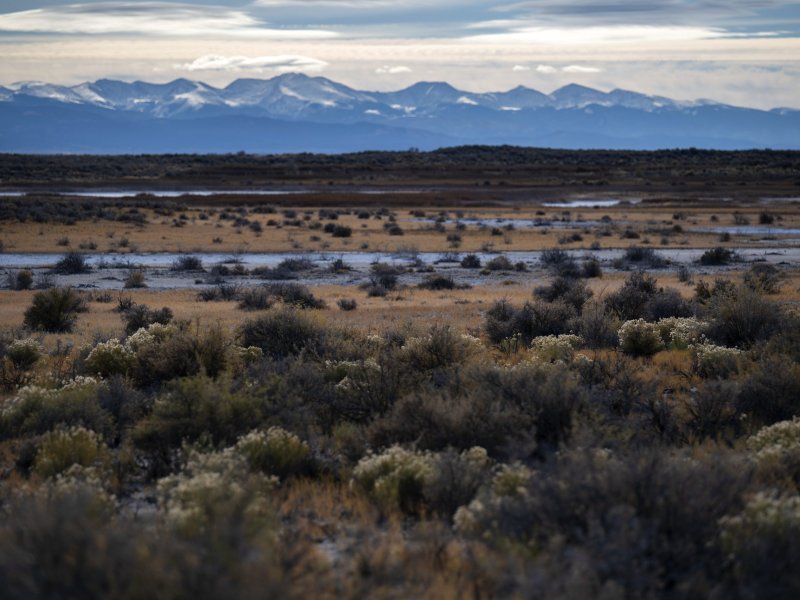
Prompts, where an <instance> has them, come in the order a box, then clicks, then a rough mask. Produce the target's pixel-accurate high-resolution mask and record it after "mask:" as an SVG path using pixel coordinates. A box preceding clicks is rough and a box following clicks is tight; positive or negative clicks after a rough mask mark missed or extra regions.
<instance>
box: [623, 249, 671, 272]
mask: <svg viewBox="0 0 800 600" xmlns="http://www.w3.org/2000/svg"><path fill="white" fill-rule="evenodd" d="M625 260H627V261H628V262H634V263H644V264H646V265H648V266H650V267H660V266H663V265H664V262H665V261H664V259H663V258H661V257H660V256H659V255H658V254H657V253H656V251H655V250H653V249H652V248H645V247H642V246H631V247H630V248H626V249H625Z"/></svg>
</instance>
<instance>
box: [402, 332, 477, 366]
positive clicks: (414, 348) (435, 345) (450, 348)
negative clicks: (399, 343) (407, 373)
mask: <svg viewBox="0 0 800 600" xmlns="http://www.w3.org/2000/svg"><path fill="white" fill-rule="evenodd" d="M482 351H483V345H482V344H481V342H480V340H479V339H477V338H475V337H472V336H470V335H466V334H459V333H457V332H456V331H454V330H453V329H452V328H451V327H450V326H449V325H433V326H432V327H431V328H430V330H429V331H428V333H427V335H424V336H419V337H410V338H408V339H406V343H405V344H404V345H403V348H402V356H403V358H404V359H405V360H406V361H407V362H408V364H409V365H410V366H411V368H412V369H414V370H415V371H430V370H433V369H441V368H444V367H448V366H451V365H456V364H462V363H464V362H465V361H467V360H468V359H469V358H471V357H473V356H475V355H477V354H479V353H481V352H482Z"/></svg>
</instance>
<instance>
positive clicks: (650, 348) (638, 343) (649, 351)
mask: <svg viewBox="0 0 800 600" xmlns="http://www.w3.org/2000/svg"><path fill="white" fill-rule="evenodd" d="M619 347H620V348H621V349H622V351H623V352H624V353H625V354H630V355H632V356H651V355H653V354H655V353H656V352H658V351H660V350H662V349H663V348H664V344H663V342H662V341H661V335H660V333H659V331H658V326H657V325H656V324H655V323H648V322H647V321H645V320H643V319H636V320H633V321H625V322H624V323H623V324H622V326H621V327H620V328H619Z"/></svg>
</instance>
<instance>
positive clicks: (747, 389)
mask: <svg viewBox="0 0 800 600" xmlns="http://www.w3.org/2000/svg"><path fill="white" fill-rule="evenodd" d="M736 408H737V410H738V411H739V412H740V413H744V414H746V415H748V417H749V418H750V419H751V420H753V421H754V425H756V426H757V425H771V424H773V423H777V422H778V421H785V420H788V419H791V418H792V417H795V416H798V415H800V366H798V365H797V363H795V362H793V361H792V360H790V359H788V358H787V357H782V356H770V357H765V358H764V359H762V360H761V362H759V363H758V366H757V368H756V369H755V370H754V371H752V372H751V373H749V374H748V375H747V376H746V377H745V378H744V379H743V380H742V382H741V386H740V389H739V396H738V397H737V398H736Z"/></svg>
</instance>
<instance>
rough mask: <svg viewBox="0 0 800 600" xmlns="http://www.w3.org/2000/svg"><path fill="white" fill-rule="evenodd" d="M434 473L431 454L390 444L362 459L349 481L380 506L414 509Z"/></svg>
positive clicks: (403, 509) (434, 466)
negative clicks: (386, 447) (351, 479)
mask: <svg viewBox="0 0 800 600" xmlns="http://www.w3.org/2000/svg"><path fill="white" fill-rule="evenodd" d="M435 475H436V464H435V458H434V456H433V454H431V453H430V452H415V451H412V450H406V449H405V448H403V447H401V446H392V447H391V448H388V449H387V450H384V451H383V452H382V453H381V454H370V455H368V456H365V457H364V458H362V459H361V460H360V461H359V462H358V464H357V465H356V467H355V469H354V470H353V481H354V482H355V483H356V484H358V485H359V486H360V487H361V488H362V489H364V490H365V491H366V492H367V493H368V494H369V495H370V496H372V497H373V498H374V499H375V500H377V501H378V502H380V503H381V504H383V505H384V506H386V507H399V508H400V509H401V510H402V511H404V512H415V511H416V510H417V509H418V508H419V506H420V504H421V503H422V500H423V491H424V488H425V486H426V484H428V483H429V482H430V481H431V480H432V479H433V477H434V476H435Z"/></svg>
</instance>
